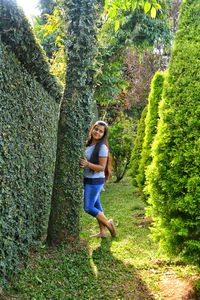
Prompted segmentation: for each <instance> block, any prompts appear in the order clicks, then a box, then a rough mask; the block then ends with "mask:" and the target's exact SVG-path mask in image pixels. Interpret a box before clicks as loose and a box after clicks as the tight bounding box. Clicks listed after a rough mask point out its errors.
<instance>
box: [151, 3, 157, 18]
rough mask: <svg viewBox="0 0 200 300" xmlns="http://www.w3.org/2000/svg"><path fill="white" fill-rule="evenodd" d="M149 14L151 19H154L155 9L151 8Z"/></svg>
mask: <svg viewBox="0 0 200 300" xmlns="http://www.w3.org/2000/svg"><path fill="white" fill-rule="evenodd" d="M150 14H151V17H152V18H153V19H155V17H156V9H155V7H153V6H152V8H151V12H150Z"/></svg>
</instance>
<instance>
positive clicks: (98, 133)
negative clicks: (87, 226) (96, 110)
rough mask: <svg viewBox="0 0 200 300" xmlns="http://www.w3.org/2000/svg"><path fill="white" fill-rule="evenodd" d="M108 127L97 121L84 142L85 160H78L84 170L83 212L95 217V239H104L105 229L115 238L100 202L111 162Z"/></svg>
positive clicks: (112, 225) (111, 222)
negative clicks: (97, 224)
mask: <svg viewBox="0 0 200 300" xmlns="http://www.w3.org/2000/svg"><path fill="white" fill-rule="evenodd" d="M107 136H108V125H107V124H106V123H105V122H104V121H97V122H96V123H95V124H94V125H93V126H92V128H91V129H90V132H89V136H88V139H87V141H86V159H83V158H82V159H80V166H81V168H84V210H85V212H87V213H88V214H90V215H92V216H93V217H95V218H96V219H97V221H98V223H99V229H100V233H98V234H97V235H95V237H101V238H104V237H106V228H107V229H108V230H109V231H110V234H111V236H113V237H114V236H116V229H115V226H114V223H113V220H112V219H111V220H107V218H106V216H105V215H104V213H103V209H102V206H101V202H100V192H101V190H102V188H103V186H104V183H105V181H106V180H107V179H109V177H110V175H111V160H110V156H109V147H108V141H107Z"/></svg>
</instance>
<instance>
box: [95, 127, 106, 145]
mask: <svg viewBox="0 0 200 300" xmlns="http://www.w3.org/2000/svg"><path fill="white" fill-rule="evenodd" d="M104 132H105V127H104V126H103V125H96V126H95V127H94V129H93V131H92V138H93V140H96V141H98V140H100V139H102V137H103V136H104Z"/></svg>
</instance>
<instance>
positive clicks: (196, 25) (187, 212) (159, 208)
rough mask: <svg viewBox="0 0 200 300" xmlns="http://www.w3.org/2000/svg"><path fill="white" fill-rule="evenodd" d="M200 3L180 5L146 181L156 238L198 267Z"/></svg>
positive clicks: (199, 246)
mask: <svg viewBox="0 0 200 300" xmlns="http://www.w3.org/2000/svg"><path fill="white" fill-rule="evenodd" d="M199 20H200V2H199V1H192V0H184V1H183V2H182V8H181V15H180V20H179V30H178V32H177V35H176V38H175V44H174V47H173V51H172V56H171V60H170V64H169V70H168V74H167V77H166V82H165V84H164V94H163V100H162V103H161V106H160V109H159V115H160V120H159V123H158V133H157V135H156V137H155V140H154V143H153V160H152V164H151V165H150V167H149V168H148V172H147V179H148V181H149V183H148V192H149V193H150V199H149V203H150V205H151V207H150V211H149V212H150V214H151V215H152V216H153V218H154V226H153V229H152V230H153V234H154V236H155V237H157V238H158V239H159V240H160V243H161V245H162V246H163V247H165V248H166V249H167V250H168V251H169V253H174V254H180V255H181V256H183V257H185V258H187V259H188V260H190V261H192V262H197V263H200V255H199V253H200V169H199V166H200V101H199V97H200V84H199V83H200V72H199V70H200V59H199V53H200V22H199Z"/></svg>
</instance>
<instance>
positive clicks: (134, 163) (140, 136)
mask: <svg viewBox="0 0 200 300" xmlns="http://www.w3.org/2000/svg"><path fill="white" fill-rule="evenodd" d="M146 115H147V106H146V107H145V108H144V110H143V112H142V115H141V118H140V122H139V126H138V131H137V136H136V139H135V145H134V147H133V151H132V153H131V162H130V175H131V177H132V182H133V185H135V186H138V183H137V180H136V176H137V175H138V169H139V163H140V160H141V152H142V145H143V142H144V134H145V118H146Z"/></svg>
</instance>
